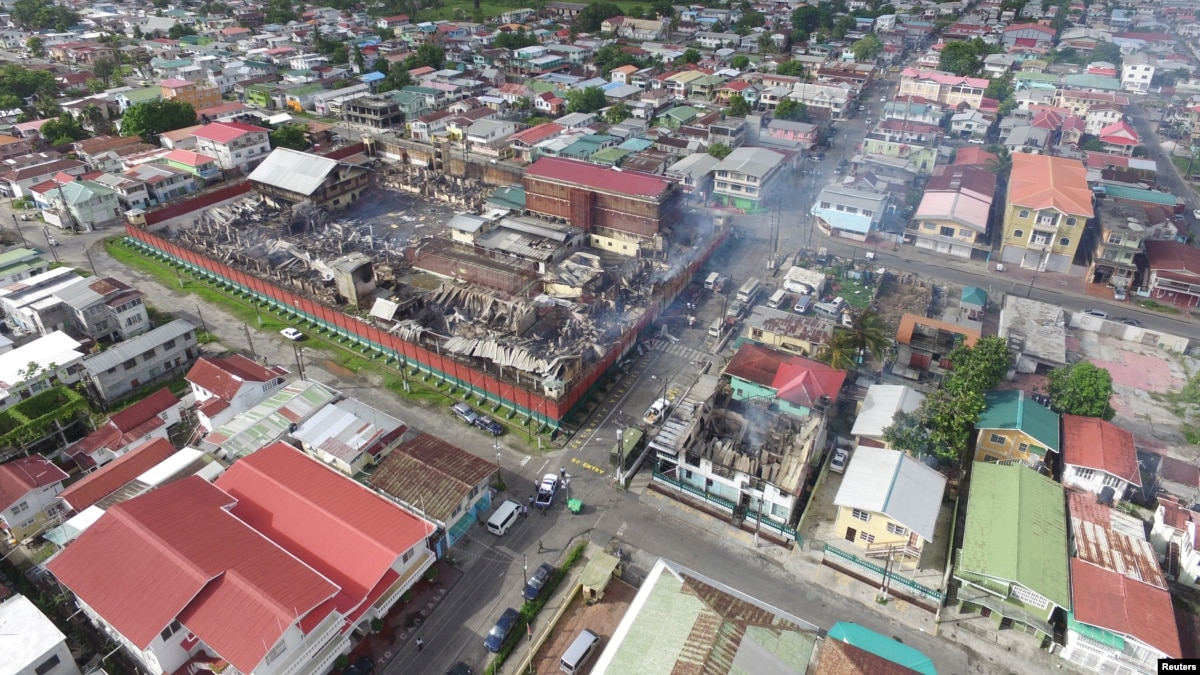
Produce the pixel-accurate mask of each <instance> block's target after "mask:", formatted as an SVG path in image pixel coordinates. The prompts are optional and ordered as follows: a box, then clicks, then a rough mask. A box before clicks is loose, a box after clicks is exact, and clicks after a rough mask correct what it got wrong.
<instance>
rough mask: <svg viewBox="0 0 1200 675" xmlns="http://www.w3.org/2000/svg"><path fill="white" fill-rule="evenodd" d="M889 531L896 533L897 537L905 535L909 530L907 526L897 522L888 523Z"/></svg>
mask: <svg viewBox="0 0 1200 675" xmlns="http://www.w3.org/2000/svg"><path fill="white" fill-rule="evenodd" d="M887 531H888V533H890V534H894V535H896V536H897V537H903V536H904V535H906V534H908V530H907V529H906V528H903V527H900V526H899V525H897V524H896V523H888V524H887Z"/></svg>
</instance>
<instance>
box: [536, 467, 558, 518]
mask: <svg viewBox="0 0 1200 675" xmlns="http://www.w3.org/2000/svg"><path fill="white" fill-rule="evenodd" d="M557 493H558V476H557V475H555V474H552V473H548V474H546V475H545V476H542V482H541V483H540V484H539V485H538V493H537V498H536V499H535V500H534V502H533V505H534V506H536V507H538V508H540V509H548V508H550V505H551V504H553V503H554V495H555V494H557Z"/></svg>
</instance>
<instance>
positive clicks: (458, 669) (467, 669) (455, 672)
mask: <svg viewBox="0 0 1200 675" xmlns="http://www.w3.org/2000/svg"><path fill="white" fill-rule="evenodd" d="M446 675H471V666H468V665H467V664H465V663H463V662H462V661H459V662H458V663H456V664H454V665H452V666H450V670H447V671H446Z"/></svg>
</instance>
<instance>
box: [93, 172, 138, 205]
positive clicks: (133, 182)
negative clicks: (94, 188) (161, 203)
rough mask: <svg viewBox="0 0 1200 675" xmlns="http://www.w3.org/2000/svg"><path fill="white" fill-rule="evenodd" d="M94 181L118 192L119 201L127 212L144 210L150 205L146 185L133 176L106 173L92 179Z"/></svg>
mask: <svg viewBox="0 0 1200 675" xmlns="http://www.w3.org/2000/svg"><path fill="white" fill-rule="evenodd" d="M92 181H93V182H95V183H99V184H100V185H103V186H105V187H107V188H111V189H113V190H116V192H117V201H118V202H120V203H121V208H122V209H123V210H125V211H128V210H130V209H144V208H146V207H147V206H149V205H150V193H149V192H147V190H146V184H145V183H144V182H142V181H140V180H138V179H136V178H133V177H132V176H125V175H122V174H115V173H105V174H101V175H99V176H96V177H94V178H92Z"/></svg>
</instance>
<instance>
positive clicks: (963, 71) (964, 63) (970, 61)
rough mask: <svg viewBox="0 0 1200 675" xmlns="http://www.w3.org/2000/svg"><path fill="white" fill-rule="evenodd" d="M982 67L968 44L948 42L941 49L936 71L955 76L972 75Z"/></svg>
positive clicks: (977, 56)
mask: <svg viewBox="0 0 1200 675" xmlns="http://www.w3.org/2000/svg"><path fill="white" fill-rule="evenodd" d="M981 67H983V61H982V60H980V58H979V55H978V54H977V53H976V51H975V48H974V47H973V46H972V45H971V43H970V42H962V41H959V42H950V43H947V44H946V46H945V47H944V48H943V49H942V55H941V57H940V58H939V59H938V70H944V71H946V72H950V73H954V74H955V75H974V74H976V73H978V72H979V69H980V68H981Z"/></svg>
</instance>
